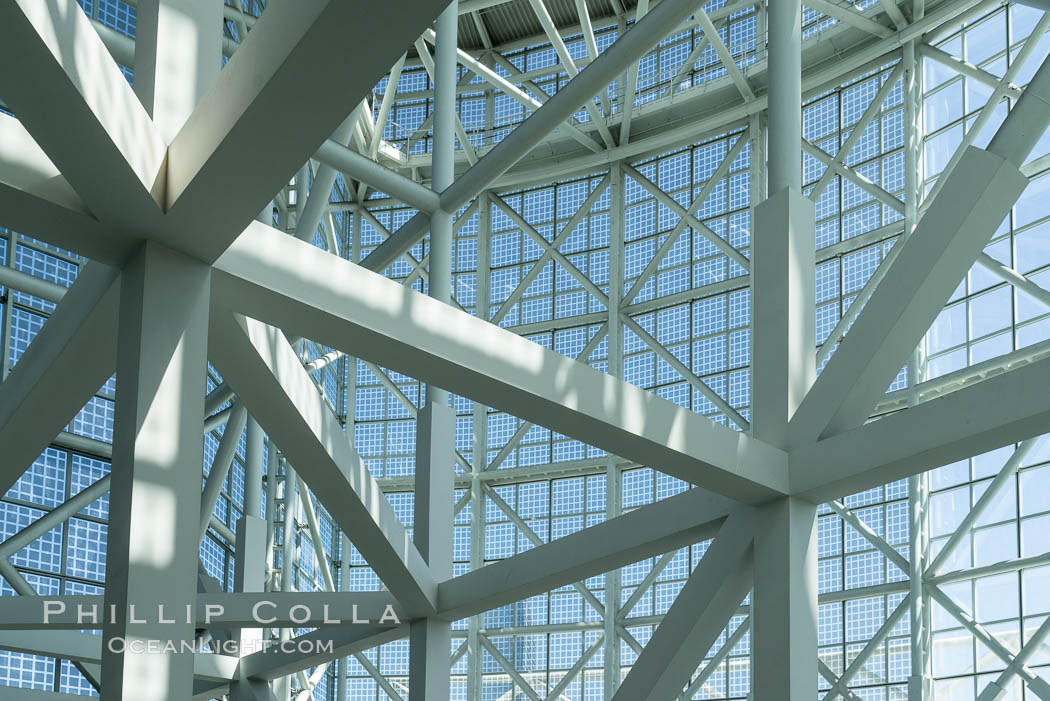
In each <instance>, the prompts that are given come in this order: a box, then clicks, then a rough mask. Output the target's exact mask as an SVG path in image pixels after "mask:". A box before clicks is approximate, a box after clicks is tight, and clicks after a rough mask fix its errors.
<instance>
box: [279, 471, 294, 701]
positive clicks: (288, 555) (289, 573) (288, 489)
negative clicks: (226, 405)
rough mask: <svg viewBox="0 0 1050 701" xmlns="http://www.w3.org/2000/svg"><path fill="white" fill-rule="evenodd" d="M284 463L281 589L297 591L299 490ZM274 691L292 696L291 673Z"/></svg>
mask: <svg viewBox="0 0 1050 701" xmlns="http://www.w3.org/2000/svg"><path fill="white" fill-rule="evenodd" d="M282 462H283V463H284V524H283V533H282V535H283V540H282V541H281V591H283V592H291V591H295V562H296V560H297V559H298V550H297V549H296V547H295V536H296V531H297V529H296V524H295V517H296V514H297V513H299V499H298V492H297V491H296V489H295V483H296V475H295V468H293V467H292V466H291V465H289V464H288V461H286V460H283V461H282ZM280 637H281V640H282V641H283V640H288V639H289V638H290V637H291V633H290V632H289V630H288V629H287V628H282V629H281V633H280ZM273 687H274V692H275V694H276V696H277V699H278V701H288V699H290V698H291V696H292V677H291V676H290V675H288V676H284V677H281V678H280V679H278V680H277V681H276V682H275V683H274V685H273Z"/></svg>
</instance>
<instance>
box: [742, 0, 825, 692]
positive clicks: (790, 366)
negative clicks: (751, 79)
mask: <svg viewBox="0 0 1050 701" xmlns="http://www.w3.org/2000/svg"><path fill="white" fill-rule="evenodd" d="M773 1H774V2H784V1H785V0H773ZM796 141H797V140H796ZM796 150H797V149H796ZM813 212H814V209H813V203H812V202H811V201H809V200H808V199H807V198H806V197H805V196H804V195H803V194H802V193H801V192H799V191H798V190H796V189H795V188H793V187H787V188H784V189H781V190H780V191H779V192H776V193H775V194H773V195H772V196H771V197H770V198H769V199H767V200H766V201H764V202H762V203H761V204H759V205H758V207H756V209H755V215H754V218H755V235H754V237H753V243H752V245H753V251H754V253H753V255H754V267H753V269H752V278H751V279H752V295H753V300H752V319H753V320H752V326H751V328H752V330H751V334H752V341H751V342H752V347H753V351H752V352H753V353H754V360H753V370H752V376H753V383H752V384H753V390H752V392H753V396H752V399H751V407H752V408H751V416H752V423H753V425H754V432H755V433H754V435H755V437H757V438H760V439H762V440H765V441H769V442H770V443H772V444H773V445H778V446H781V447H786V446H787V444H788V425H789V421H790V420H791V417H792V416H793V415H794V413H795V411H796V410H797V409H798V407H799V405H800V404H801V403H802V401H803V397H805V396H806V392H808V391H809V389H810V387H811V386H812V385H813V380H814V378H815V376H816V366H815V364H814V353H813V348H814V339H815V337H816V328H815V326H816V321H815V316H814V314H813V308H814V305H815V302H814V297H815V282H814V280H815V276H814V272H813V270H814V265H815V255H814V248H813ZM814 678H816V677H814ZM814 693H815V692H814Z"/></svg>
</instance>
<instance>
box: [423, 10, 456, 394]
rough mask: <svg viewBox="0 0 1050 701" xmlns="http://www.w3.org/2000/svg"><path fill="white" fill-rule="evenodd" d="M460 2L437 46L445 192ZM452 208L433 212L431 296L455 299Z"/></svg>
mask: <svg viewBox="0 0 1050 701" xmlns="http://www.w3.org/2000/svg"><path fill="white" fill-rule="evenodd" d="M458 8H459V3H458V2H457V0H453V2H452V3H451V4H450V5H449V6H448V7H446V8H445V10H444V11H443V12H442V13H441V14H440V15H438V19H437V25H436V30H437V44H436V46H435V47H434V155H433V159H432V164H433V168H432V175H431V180H432V183H431V187H432V188H433V189H434V191H435V192H441V191H442V190H444V189H446V188H447V187H449V186H450V185H451V184H452V181H453V179H454V178H455V170H454V169H455V162H456V160H455V159H456V152H455V138H456V42H457V40H458V39H457V30H458V21H459V19H458V17H459V15H458V14H457V13H458V11H459V9H458ZM452 214H453V212H452V211H446V210H445V209H438V210H437V211H435V212H434V213H433V214H431V215H430V280H429V284H428V289H429V293H430V296H431V297H433V298H434V299H437V300H440V301H442V302H445V303H446V304H448V303H450V302H451V301H452V287H451V285H452V234H453V232H452ZM427 393H428V394H429V398H428V402H429V403H437V404H441V405H444V404H447V403H448V392H446V391H445V390H443V389H440V388H435V387H427Z"/></svg>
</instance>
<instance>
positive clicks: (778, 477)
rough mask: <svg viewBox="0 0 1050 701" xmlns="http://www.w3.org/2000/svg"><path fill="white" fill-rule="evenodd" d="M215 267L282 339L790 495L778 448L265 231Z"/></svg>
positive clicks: (660, 459)
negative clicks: (309, 342)
mask: <svg viewBox="0 0 1050 701" xmlns="http://www.w3.org/2000/svg"><path fill="white" fill-rule="evenodd" d="M670 1H671V0H665V2H670ZM217 266H218V267H217V269H218V270H221V271H222V273H221V274H219V276H218V277H219V278H221V281H220V280H217V281H216V285H217V288H216V289H217V296H218V297H220V298H222V299H224V300H228V303H229V304H230V305H231V306H232V307H233V308H234V309H237V310H238V311H241V312H243V313H245V314H248V315H250V316H253V317H255V318H259V319H263V320H265V321H267V322H268V323H272V324H275V325H277V326H280V327H281V328H283V329H285V331H287V332H289V333H296V334H299V335H301V336H304V337H306V338H312V339H314V340H316V341H320V342H322V343H324V344H326V345H328V346H330V347H333V348H339V349H340V350H344V351H346V352H347V353H350V354H351V355H354V356H359V357H362V358H365V359H368V360H372V361H374V362H377V363H382V364H383V365H385V366H386V367H390V368H393V369H396V370H398V371H399V372H404V373H406V374H408V375H410V376H412V377H416V378H419V379H420V380H423V381H428V382H438V383H440V385H441V386H443V387H447V388H448V389H449V390H451V391H454V392H457V393H459V394H461V395H463V396H467V397H470V398H472V399H474V400H476V401H479V402H483V403H485V404H486V405H488V406H494V407H498V408H500V409H504V410H505V411H508V412H510V413H512V414H514V415H516V416H520V417H522V418H525V419H528V420H530V421H533V422H537V423H540V424H541V425H543V424H547V425H554V426H557V427H558V428H559V430H560V431H561V432H563V433H565V434H566V435H570V436H572V437H574V438H577V439H578V440H581V441H585V442H588V443H590V444H592V445H596V446H598V447H601V448H604V449H605V450H608V451H609V452H610V453H613V454H615V455H620V456H623V457H625V458H629V459H634V460H637V461H638V462H639V463H641V464H647V465H651V466H653V467H654V468H656V469H658V470H661V471H663V472H667V473H669V474H673V475H675V476H676V477H679V478H681V479H685V480H688V481H690V482H693V483H694V484H697V485H698V486H702V487H706V488H708V489H711V490H713V491H716V492H720V493H723V494H726V495H727V496H731V497H734V498H740V499H745V500H755V501H762V500H765V499H768V498H770V497H773V496H775V495H777V494H785V493H786V486H787V485H786V478H787V475H786V470H785V469H784V454H783V453H782V452H781V451H779V450H778V449H776V448H773V447H771V446H769V445H767V444H765V443H762V442H760V441H757V440H755V439H753V438H751V437H750V436H747V435H745V434H742V433H739V432H737V431H734V430H732V429H729V428H726V427H724V426H720V425H717V424H714V423H713V422H711V421H709V420H707V419H705V418H703V417H700V416H697V415H696V414H693V413H692V412H691V411H689V410H687V409H684V408H682V407H679V406H677V405H674V404H672V403H671V402H668V401H666V400H664V399H661V398H659V397H656V396H654V395H653V394H651V393H650V392H647V391H645V390H642V389H639V388H637V387H635V386H634V385H630V384H628V383H626V382H623V381H621V380H618V379H616V378H615V377H610V376H609V375H607V374H605V373H602V372H599V371H597V370H594V369H593V368H590V367H589V366H586V365H584V364H582V363H577V362H575V361H573V360H570V359H568V358H566V357H564V356H562V355H560V354H558V353H555V352H553V351H550V350H547V349H544V348H542V347H540V346H539V345H537V344H535V343H532V342H530V341H528V340H526V339H524V338H522V337H520V336H518V335H516V334H513V333H511V332H509V331H505V330H503V329H500V328H498V327H496V326H493V325H492V324H489V323H487V322H486V321H484V320H482V319H478V318H476V317H473V316H471V315H469V314H465V313H463V312H459V311H457V310H454V309H451V308H450V307H449V306H448V305H445V304H443V303H441V302H439V301H437V300H432V299H428V298H427V297H424V296H423V295H420V294H418V293H415V292H413V291H411V290H406V289H405V288H404V287H402V286H401V285H399V284H398V283H396V282H394V281H391V280H387V279H386V278H383V277H381V276H379V275H376V274H374V273H371V272H369V271H367V270H364V269H362V268H360V267H358V266H355V265H353V264H352V263H349V262H347V261H343V260H340V259H338V258H336V257H335V256H330V255H327V254H326V253H324V252H323V251H319V250H318V249H316V248H314V247H313V246H308V245H306V244H303V243H302V242H299V241H296V240H294V239H291V238H290V237H288V236H286V235H283V234H281V233H280V232H278V231H275V230H271V229H269V228H268V227H265V226H262V225H260V224H253V225H252V226H251V227H250V228H249V229H248V230H246V233H245V235H243V236H242V237H241V238H240V239H238V241H237V243H236V244H235V245H234V246H233V247H232V248H231V249H230V251H228V252H227V254H225V255H224V256H223V257H222V258H221V259H220V261H219V262H218V263H217ZM303 270H310V271H312V273H311V275H310V276H309V278H306V277H305V276H303V275H302V273H301V271H303ZM231 360H232V359H231ZM299 366H300V368H301V363H300V364H299ZM315 488H316V487H315Z"/></svg>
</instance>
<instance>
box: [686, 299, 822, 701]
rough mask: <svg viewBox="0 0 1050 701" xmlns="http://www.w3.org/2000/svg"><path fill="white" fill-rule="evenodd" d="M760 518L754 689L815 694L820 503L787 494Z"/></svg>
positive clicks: (760, 694)
mask: <svg viewBox="0 0 1050 701" xmlns="http://www.w3.org/2000/svg"><path fill="white" fill-rule="evenodd" d="M811 316H812V315H811ZM761 518H762V519H763V521H762V525H761V527H760V528H759V529H757V530H756V532H755V546H754V548H755V564H754V569H755V582H754V591H753V593H752V601H751V605H752V615H751V629H752V630H751V640H752V660H753V664H754V668H753V670H752V693H753V694H754V695H755V698H759V699H767V698H778V697H779V698H784V699H790V700H791V701H796V699H797V700H799V701H801V700H802V699H810V698H815V697H816V696H817V668H816V663H817V657H818V655H817V506H816V504H814V503H812V502H808V501H806V500H804V499H798V498H795V497H788V498H786V499H780V500H778V501H775V502H773V503H771V504H769V505H767V506H765V507H763V508H762V511H761ZM701 562H702V560H701Z"/></svg>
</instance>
